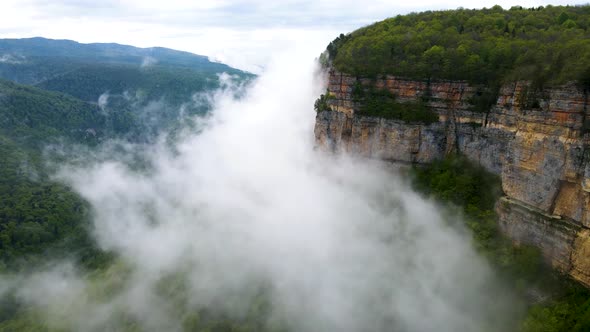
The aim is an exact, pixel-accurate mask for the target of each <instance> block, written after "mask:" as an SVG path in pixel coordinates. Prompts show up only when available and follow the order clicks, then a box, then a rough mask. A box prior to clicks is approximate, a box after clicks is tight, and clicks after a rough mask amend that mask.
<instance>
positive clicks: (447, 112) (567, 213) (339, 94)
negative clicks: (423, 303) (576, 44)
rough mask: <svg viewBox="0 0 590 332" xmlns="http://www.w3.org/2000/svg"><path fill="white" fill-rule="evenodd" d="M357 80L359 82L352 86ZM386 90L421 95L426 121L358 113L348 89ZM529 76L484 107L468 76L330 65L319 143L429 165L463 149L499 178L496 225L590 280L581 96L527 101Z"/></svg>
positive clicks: (589, 192) (587, 160) (408, 97)
mask: <svg viewBox="0 0 590 332" xmlns="http://www.w3.org/2000/svg"><path fill="white" fill-rule="evenodd" d="M357 82H358V83H357ZM359 83H360V84H361V86H363V87H365V88H366V87H373V88H376V89H386V90H389V91H390V92H391V93H393V94H394V95H395V96H396V97H397V100H399V101H400V102H405V101H413V100H418V99H419V98H422V97H424V96H428V106H429V107H430V108H431V109H432V110H434V111H435V112H436V113H437V114H438V117H439V121H438V122H435V123H432V124H428V125H426V124H421V123H406V122H403V121H401V120H391V119H383V118H377V117H369V116H361V115H359V114H358V112H359V108H360V106H361V105H360V103H359V102H355V99H354V98H353V97H352V94H353V89H354V87H355V85H357V86H358V84H359ZM530 90H531V89H530V83H529V82H524V81H520V82H514V83H510V84H506V85H504V86H502V87H501V88H500V90H499V93H498V98H497V100H496V102H495V104H493V105H492V107H491V108H490V110H489V111H487V112H475V111H473V110H472V105H471V103H470V100H472V98H473V97H474V96H475V95H476V94H479V93H481V90H480V89H478V87H475V86H470V85H469V84H468V83H467V82H465V81H435V82H426V81H412V80H404V79H400V78H397V77H394V76H387V75H386V76H381V77H380V78H378V79H362V78H360V79H357V78H355V77H353V76H350V75H347V74H343V73H339V72H337V71H335V70H331V71H330V72H329V76H328V93H329V95H330V98H329V99H328V105H329V106H330V108H331V111H323V112H319V113H318V114H317V118H316V125H315V135H316V141H317V143H318V145H319V146H321V147H323V148H324V149H328V150H331V151H346V152H349V153H354V154H358V155H361V156H365V157H369V158H380V159H384V160H391V161H395V162H406V163H429V162H431V161H433V160H434V159H437V158H443V157H444V156H445V155H447V154H449V153H452V152H460V153H462V154H464V155H465V156H467V157H468V158H469V159H471V160H472V161H474V162H476V163H479V164H480V165H482V166H483V167H485V168H486V169H488V170H489V171H490V172H493V173H495V174H497V175H499V176H500V177H501V179H502V189H503V191H504V194H505V196H504V197H503V198H502V199H501V200H500V201H499V202H498V204H497V212H498V215H499V222H500V226H501V229H502V230H503V231H504V232H505V233H506V234H507V235H508V236H510V237H511V238H513V239H514V241H515V242H517V243H527V244H532V245H535V246H537V247H539V248H540V249H541V251H542V252H543V254H544V256H545V257H546V258H547V259H548V260H549V261H550V262H551V264H552V265H553V266H554V267H556V268H558V269H560V270H561V271H563V272H565V273H568V274H570V275H571V276H572V277H573V278H575V279H577V280H579V281H580V282H582V283H584V284H586V285H588V286H590V147H589V143H590V134H587V133H586V127H585V123H586V117H587V116H588V112H589V111H588V105H587V104H588V96H587V93H586V92H585V91H583V90H582V89H580V88H579V87H578V86H576V85H575V84H574V83H569V84H565V85H562V86H559V87H553V88H546V89H544V90H542V91H540V93H538V96H537V97H536V102H535V103H534V105H533V106H534V108H532V107H531V106H530V103H527V102H526V100H527V93H528V91H530Z"/></svg>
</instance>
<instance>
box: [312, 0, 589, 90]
mask: <svg viewBox="0 0 590 332" xmlns="http://www.w3.org/2000/svg"><path fill="white" fill-rule="evenodd" d="M589 27H590V6H575V7H572V6H567V7H565V6H546V7H536V8H522V7H520V6H517V7H512V8H510V9H508V10H506V9H503V8H502V7H500V6H494V7H492V8H487V9H486V8H484V9H477V10H471V9H462V8H459V9H456V10H447V11H427V12H422V13H411V14H408V15H398V16H396V17H392V18H388V19H385V20H383V21H381V22H377V23H374V24H372V25H369V26H366V27H363V28H361V29H358V30H356V31H354V32H352V33H350V34H347V35H344V34H341V35H340V36H339V37H338V38H336V39H335V40H334V41H332V42H331V43H330V44H329V45H328V47H327V50H326V52H324V53H323V54H322V56H321V58H320V60H321V61H322V62H323V64H324V65H329V64H331V65H333V66H334V67H335V68H336V69H337V70H339V71H342V72H345V73H349V74H353V75H357V76H363V77H376V76H378V75H384V74H390V75H395V76H399V77H405V78H410V79H450V80H467V81H469V82H471V83H476V84H494V85H497V84H501V83H503V82H506V81H513V80H531V81H533V82H534V83H535V84H536V85H537V86H539V87H541V86H543V85H545V84H562V83H565V82H568V81H578V82H580V83H582V84H583V85H584V86H588V85H590V31H589V30H588V28H589Z"/></svg>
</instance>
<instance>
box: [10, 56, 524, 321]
mask: <svg viewBox="0 0 590 332" xmlns="http://www.w3.org/2000/svg"><path fill="white" fill-rule="evenodd" d="M311 58H313V57H312V56H309V54H307V53H304V54H300V53H297V52H290V53H287V54H284V56H282V57H281V58H280V59H279V60H277V61H275V62H274V63H273V64H271V65H270V66H269V67H268V70H267V72H266V74H265V75H263V76H261V77H260V78H259V79H258V80H257V81H256V82H254V83H253V84H252V85H251V86H250V87H249V88H248V90H247V91H246V92H245V94H244V95H243V96H242V97H241V98H237V99H236V98H235V94H234V93H229V92H227V91H228V89H226V90H223V91H220V92H218V93H217V94H216V95H215V96H214V98H213V99H212V100H213V101H214V113H213V115H212V116H211V117H210V118H207V119H206V120H205V121H204V124H203V125H202V126H201V127H200V128H198V132H199V133H198V134H197V133H195V132H194V131H190V130H189V131H187V132H186V133H185V135H184V136H183V138H182V139H180V142H178V144H176V145H175V147H174V149H172V150H171V149H169V147H168V146H167V145H165V144H155V145H154V146H153V147H152V148H150V149H148V150H149V152H147V153H145V154H144V157H145V158H146V163H147V164H149V167H146V168H145V169H142V171H137V170H135V169H133V168H131V167H129V166H127V164H126V163H125V162H122V161H120V160H117V158H111V159H110V160H106V161H102V162H97V163H92V164H90V165H87V166H85V167H80V166H70V167H64V168H63V169H62V171H61V172H60V173H59V175H58V176H57V177H58V178H59V179H60V180H61V181H65V182H67V183H69V184H70V185H71V186H72V187H73V188H74V189H75V190H76V191H78V192H79V193H80V194H81V195H82V196H83V197H84V198H85V199H86V200H88V202H90V204H91V205H92V207H93V211H94V236H95V237H96V239H97V241H98V243H99V245H100V246H101V247H102V248H103V249H105V250H109V251H113V252H115V253H117V254H118V255H119V257H120V259H119V262H118V263H117V265H115V266H113V267H111V268H110V269H109V270H107V271H104V272H101V275H100V276H94V275H91V276H82V275H80V273H78V272H76V269H75V267H72V266H71V265H69V264H60V265H56V267H54V268H53V269H50V270H47V271H44V272H40V273H37V274H34V275H30V276H27V277H21V278H17V279H18V281H15V280H12V281H11V283H13V284H17V285H18V288H19V291H18V292H17V294H16V296H17V298H18V299H20V301H23V302H24V303H26V304H28V305H30V306H32V307H33V308H36V310H38V311H39V313H40V317H42V318H43V319H44V320H45V321H46V322H48V324H53V326H57V327H66V328H70V329H73V330H80V331H84V330H105V329H109V328H111V329H113V328H114V329H116V325H113V324H115V323H114V322H115V321H116V318H117V317H119V318H121V317H124V319H126V320H127V321H129V320H131V321H133V322H135V323H136V324H137V325H138V326H139V327H141V328H143V329H146V330H152V331H164V330H168V331H174V330H182V329H183V326H182V323H181V321H182V319H184V318H183V317H185V316H186V314H187V313H188V312H190V311H191V310H193V311H195V310H198V309H199V308H210V309H212V310H218V311H220V312H223V313H225V314H226V315H228V316H229V317H234V318H237V319H240V318H243V317H245V316H246V315H247V312H248V310H250V309H249V308H251V303H252V302H253V301H254V300H255V299H256V298H257V296H259V295H260V292H263V293H264V294H265V296H266V297H267V298H268V299H270V300H269V303H270V308H269V310H268V313H267V314H268V317H267V318H266V323H265V324H271V325H272V324H278V323H277V322H280V324H281V325H284V326H286V327H287V328H289V329H291V330H293V331H386V330H387V331H389V330H395V331H416V332H417V331H478V330H483V329H486V328H487V329H489V330H494V329H497V330H499V331H501V330H503V329H504V327H505V325H503V324H505V323H507V321H508V319H507V318H506V317H507V316H508V313H509V312H510V311H512V310H513V308H512V307H511V303H510V302H509V301H510V297H509V296H508V295H506V294H504V293H503V292H504V291H505V290H504V289H503V288H502V287H501V285H499V283H498V282H497V281H496V280H495V278H494V276H493V273H492V271H491V269H490V268H489V267H488V266H487V264H486V263H485V261H484V260H483V259H482V258H480V257H479V256H478V255H477V254H476V253H475V252H474V250H473V249H472V246H471V243H470V239H469V236H468V235H466V234H465V233H464V232H462V231H461V230H460V229H457V228H456V227H451V226H450V223H449V222H448V218H449V217H448V216H445V215H444V214H443V213H441V211H440V208H439V207H438V206H437V205H436V204H434V203H433V202H430V201H428V200H425V199H424V198H422V197H420V196H419V195H418V194H416V193H414V192H413V191H412V190H411V189H410V188H409V186H408V184H407V183H406V182H405V181H402V179H401V178H400V176H399V175H398V174H397V172H395V171H392V170H390V169H388V168H386V167H384V166H383V165H381V164H379V163H376V162H370V161H362V160H355V159H354V158H352V157H348V156H332V155H326V154H324V153H322V152H321V151H320V150H317V149H314V141H313V121H314V114H313V101H314V99H315V98H316V96H318V95H319V94H320V93H321V92H322V90H323V89H325V87H324V86H323V85H322V82H318V79H317V77H315V76H314V65H313V63H312V62H311V61H305V60H302V59H311ZM224 91H225V92H224ZM455 224H456V223H455ZM104 280H108V281H104ZM171 285H172V286H171ZM174 285H179V286H178V287H177V288H174V287H175V286H174ZM170 288H172V291H170ZM174 289H176V291H174ZM179 303H180V304H179Z"/></svg>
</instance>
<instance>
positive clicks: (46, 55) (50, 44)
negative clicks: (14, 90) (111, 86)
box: [0, 37, 244, 84]
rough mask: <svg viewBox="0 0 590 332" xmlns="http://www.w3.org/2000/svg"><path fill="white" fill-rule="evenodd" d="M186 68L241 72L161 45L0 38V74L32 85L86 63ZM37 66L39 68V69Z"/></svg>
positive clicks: (203, 70) (201, 70) (199, 56)
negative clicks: (148, 46)
mask: <svg viewBox="0 0 590 332" xmlns="http://www.w3.org/2000/svg"><path fill="white" fill-rule="evenodd" d="M97 63H103V64H126V65H132V66H133V67H151V66H155V65H159V66H161V67H179V68H190V69H191V70H196V71H200V72H208V73H220V72H227V73H229V74H243V73H244V72H242V71H240V70H237V69H234V68H231V67H229V66H227V65H225V64H221V63H216V62H211V61H209V59H208V58H207V57H206V56H202V55H196V54H192V53H189V52H183V51H176V50H172V49H168V48H162V47H151V48H138V47H133V46H128V45H120V44H114V43H94V44H81V43H78V42H75V41H72V40H53V39H46V38H40V37H36V38H25V39H0V76H1V77H3V78H6V79H10V80H13V81H16V82H18V83H24V84H34V83H38V82H41V81H45V80H46V79H48V78H50V77H52V76H54V75H60V74H63V73H65V72H67V71H69V70H72V69H73V68H76V67H80V66H82V67H83V66H84V65H86V64H97ZM40 67H41V68H40Z"/></svg>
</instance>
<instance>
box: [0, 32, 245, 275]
mask: <svg viewBox="0 0 590 332" xmlns="http://www.w3.org/2000/svg"><path fill="white" fill-rule="evenodd" d="M222 74H223V75H226V76H227V75H229V77H232V78H233V79H234V80H235V81H236V82H241V83H243V82H246V81H248V80H250V79H251V78H253V75H251V74H249V73H246V72H243V71H240V70H237V69H234V68H231V67H229V66H226V65H224V64H219V63H214V62H210V61H209V60H208V59H207V57H204V56H200V55H195V54H191V53H187V52H181V51H175V50H170V49H165V48H149V49H142V48H136V47H132V46H126V45H118V44H80V43H77V42H74V41H68V40H50V39H44V38H31V39H3V40H0V154H1V155H2V158H0V270H2V269H3V268H7V269H9V270H14V269H17V268H20V267H26V266H30V265H31V264H32V263H36V262H40V261H42V260H43V259H42V257H43V256H42V255H43V254H44V253H46V252H48V251H52V252H54V254H56V255H73V256H75V257H74V259H75V260H82V261H84V262H85V264H86V265H89V266H91V265H96V264H98V263H97V262H100V261H101V259H102V258H101V257H103V256H104V255H105V254H104V253H102V252H101V251H100V250H99V249H97V248H96V247H94V244H93V243H92V241H91V240H90V238H91V237H90V236H89V234H88V229H87V227H88V221H89V219H88V214H89V211H88V206H87V204H86V203H85V202H84V201H83V200H82V199H81V198H80V197H79V196H78V195H77V194H75V193H74V192H72V191H71V190H70V189H69V188H68V187H67V186H65V185H63V184H61V183H57V182H55V181H52V180H51V179H50V177H49V174H50V173H51V170H49V169H48V164H47V162H48V161H50V160H54V159H55V158H64V157H63V156H61V155H55V153H52V152H51V151H48V150H47V148H48V147H51V146H58V147H61V146H64V145H65V146H69V145H72V144H73V145H77V146H82V147H83V148H84V149H87V150H92V149H94V148H95V147H97V146H99V145H100V144H101V143H103V142H105V141H108V140H111V139H118V140H121V141H123V142H131V143H145V142H149V141H152V140H153V139H155V138H156V137H157V136H158V134H160V133H162V132H174V130H175V128H177V127H179V126H181V122H182V123H183V124H184V125H186V124H187V123H188V124H189V125H190V123H191V122H190V118H187V116H190V115H198V114H205V113H206V112H208V111H209V109H210V105H209V104H208V103H207V102H206V98H201V99H195V98H193V96H194V95H198V94H206V93H208V92H211V91H213V90H215V89H217V88H219V87H220V75H222ZM187 120H189V121H187ZM60 160H61V159H60Z"/></svg>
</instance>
